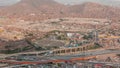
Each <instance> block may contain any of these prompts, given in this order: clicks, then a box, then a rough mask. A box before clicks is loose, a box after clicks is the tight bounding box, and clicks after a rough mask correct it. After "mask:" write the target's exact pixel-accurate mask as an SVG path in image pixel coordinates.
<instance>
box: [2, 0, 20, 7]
mask: <svg viewBox="0 0 120 68" xmlns="http://www.w3.org/2000/svg"><path fill="white" fill-rule="evenodd" d="M19 1H20V0H0V6H6V5H12V4H15V3H17V2H19Z"/></svg>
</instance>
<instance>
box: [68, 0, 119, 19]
mask: <svg viewBox="0 0 120 68" xmlns="http://www.w3.org/2000/svg"><path fill="white" fill-rule="evenodd" d="M70 12H71V13H75V14H80V15H81V16H82V17H93V18H120V8H116V7H110V6H106V5H101V4H98V3H92V2H86V3H83V4H80V5H73V6H71V7H70Z"/></svg>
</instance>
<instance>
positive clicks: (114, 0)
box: [0, 0, 120, 6]
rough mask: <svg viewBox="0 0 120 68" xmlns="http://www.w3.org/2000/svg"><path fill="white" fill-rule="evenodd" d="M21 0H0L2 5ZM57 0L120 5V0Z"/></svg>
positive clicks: (64, 2) (58, 0)
mask: <svg viewBox="0 0 120 68" xmlns="http://www.w3.org/2000/svg"><path fill="white" fill-rule="evenodd" d="M19 1H20V0H0V6H4V5H12V4H15V3H17V2H19ZM34 1H35V0H34ZM55 1H57V2H59V3H63V4H80V3H84V2H96V3H101V4H105V5H114V6H120V0H55Z"/></svg>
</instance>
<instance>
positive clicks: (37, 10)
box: [0, 0, 120, 20]
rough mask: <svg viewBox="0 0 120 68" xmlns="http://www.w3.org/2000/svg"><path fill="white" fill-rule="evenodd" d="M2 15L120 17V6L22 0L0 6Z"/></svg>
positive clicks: (12, 16)
mask: <svg viewBox="0 0 120 68" xmlns="http://www.w3.org/2000/svg"><path fill="white" fill-rule="evenodd" d="M0 16H5V17H10V18H20V19H25V20H36V19H38V20H42V19H48V18H57V17H89V18H115V19H119V18H120V8H116V7H111V6H106V5H101V4H99V3H92V2H86V3H83V4H79V5H72V6H70V5H63V4H60V3H58V2H56V1H54V0H21V2H19V3H17V4H15V5H11V6H5V7H0Z"/></svg>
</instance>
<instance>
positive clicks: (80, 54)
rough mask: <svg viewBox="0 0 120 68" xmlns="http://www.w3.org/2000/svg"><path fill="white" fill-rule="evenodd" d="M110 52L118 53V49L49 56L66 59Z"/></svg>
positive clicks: (119, 51)
mask: <svg viewBox="0 0 120 68" xmlns="http://www.w3.org/2000/svg"><path fill="white" fill-rule="evenodd" d="M111 53H115V54H120V50H115V49H108V50H97V51H85V52H81V53H79V54H72V55H64V56H51V57H49V58H53V59H65V60H67V59H71V58H79V57H85V56H86V57H87V56H96V55H103V54H111Z"/></svg>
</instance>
